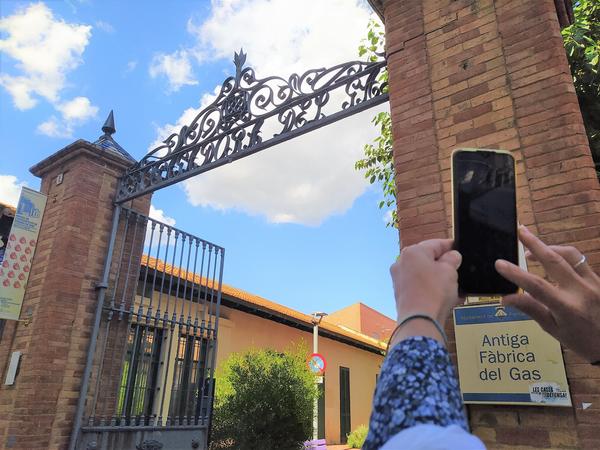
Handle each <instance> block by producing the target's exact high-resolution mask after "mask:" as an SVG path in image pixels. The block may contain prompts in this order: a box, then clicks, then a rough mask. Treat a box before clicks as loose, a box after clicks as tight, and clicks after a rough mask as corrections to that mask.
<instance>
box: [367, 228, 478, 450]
mask: <svg viewBox="0 0 600 450" xmlns="http://www.w3.org/2000/svg"><path fill="white" fill-rule="evenodd" d="M451 246H452V241H450V240H440V239H436V240H430V241H424V242H422V243H420V244H417V245H414V246H410V247H407V248H406V249H405V250H403V252H402V256H401V257H400V258H398V261H396V263H395V264H394V265H392V267H391V269H390V272H391V276H392V281H393V284H394V296H395V298H396V308H397V311H398V321H399V322H400V321H401V320H403V319H404V318H406V317H408V316H410V315H413V314H426V315H428V316H430V317H431V318H432V319H434V320H437V321H438V322H439V323H442V324H443V323H445V321H446V319H447V318H448V316H449V315H450V312H451V310H452V307H453V306H454V305H455V304H456V303H457V302H458V285H457V278H458V275H457V272H456V270H457V268H458V267H459V266H460V261H461V257H460V254H458V253H457V252H456V251H452V250H451ZM390 347H391V350H390V351H389V353H388V355H387V357H386V359H385V361H384V363H383V366H382V369H381V374H380V376H379V382H378V384H377V389H376V392H375V396H374V399H373V411H372V413H371V420H370V425H369V435H368V436H367V440H366V441H365V445H364V446H363V450H375V449H379V448H380V447H381V446H382V445H383V444H385V442H387V441H388V440H389V439H390V438H392V437H393V436H394V435H395V434H397V433H399V432H400V431H402V430H404V429H407V428H410V427H413V426H416V425H420V424H433V425H439V426H448V425H458V426H460V427H462V428H463V429H465V430H466V429H467V420H466V417H465V414H464V410H463V404H462V399H461V395H460V390H459V387H458V380H457V377H456V373H455V370H454V367H453V365H452V362H451V360H450V356H449V354H448V351H447V350H446V348H445V347H444V343H443V337H442V336H441V335H440V333H439V332H438V330H437V329H436V327H435V326H434V325H433V323H432V322H430V321H428V320H423V319H414V320H411V321H409V322H407V323H406V324H405V325H403V326H402V327H401V328H400V329H398V330H397V332H396V333H394V335H393V336H392V339H391V342H390Z"/></svg>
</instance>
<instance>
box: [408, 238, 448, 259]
mask: <svg viewBox="0 0 600 450" xmlns="http://www.w3.org/2000/svg"><path fill="white" fill-rule="evenodd" d="M452 243H453V241H452V239H428V240H426V241H422V242H419V243H418V244H417V246H418V247H420V248H421V249H423V250H425V251H426V252H427V254H428V255H429V256H431V257H432V258H434V259H438V258H439V257H441V256H442V255H443V254H444V253H447V252H449V251H450V250H452Z"/></svg>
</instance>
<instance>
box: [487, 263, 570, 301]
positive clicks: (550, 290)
mask: <svg viewBox="0 0 600 450" xmlns="http://www.w3.org/2000/svg"><path fill="white" fill-rule="evenodd" d="M495 266H496V270H497V271H498V273H499V274H500V275H502V276H503V277H504V278H506V279H507V280H509V281H512V282H513V283H515V284H516V285H517V286H519V287H520V288H521V289H523V290H525V291H527V292H528V293H529V294H531V295H532V296H533V297H535V298H536V299H537V300H538V301H540V302H542V303H543V304H544V305H545V306H546V307H548V308H549V309H550V310H553V311H556V312H557V313H558V312H563V311H564V310H565V308H566V305H564V303H563V302H562V301H561V299H560V297H559V296H558V295H556V288H555V287H554V286H552V285H551V284H550V283H548V282H547V281H546V280H544V279H543V278H540V277H538V276H537V275H534V274H532V273H529V272H527V271H525V270H523V269H521V268H520V267H519V266H515V265H514V264H512V263H510V262H508V261H504V260H502V259H499V260H497V261H496V264H495Z"/></svg>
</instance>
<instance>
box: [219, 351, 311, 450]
mask: <svg viewBox="0 0 600 450" xmlns="http://www.w3.org/2000/svg"><path fill="white" fill-rule="evenodd" d="M308 353H309V352H308V349H307V348H306V347H305V346H299V347H297V348H295V349H292V350H288V351H285V352H277V351H275V350H270V349H267V350H251V351H248V352H246V353H242V354H232V355H231V356H230V357H229V358H228V359H227V360H226V361H224V362H223V364H222V366H221V368H220V369H219V371H218V374H217V384H216V393H215V406H214V416H213V425H212V436H211V440H212V444H211V448H213V449H216V448H227V449H239V450H253V449H258V448H277V449H282V450H292V449H293V450H297V449H299V448H301V447H302V443H303V442H304V441H305V440H307V439H308V438H310V436H311V434H312V415H313V405H314V399H315V398H316V397H317V395H318V393H317V389H316V386H315V380H314V376H313V375H312V374H311V372H310V371H309V370H308V368H307V366H306V355H308Z"/></svg>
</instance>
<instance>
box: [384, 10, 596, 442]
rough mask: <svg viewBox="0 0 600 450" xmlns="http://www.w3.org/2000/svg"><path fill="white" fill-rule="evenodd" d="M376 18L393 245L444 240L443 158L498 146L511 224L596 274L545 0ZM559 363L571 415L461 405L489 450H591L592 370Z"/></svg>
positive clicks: (581, 143)
mask: <svg viewBox="0 0 600 450" xmlns="http://www.w3.org/2000/svg"><path fill="white" fill-rule="evenodd" d="M384 16H385V26H386V40H387V54H388V70H389V74H390V107H391V112H392V124H393V136H394V166H395V169H396V186H397V190H398V216H399V220H400V237H401V242H402V244H403V245H408V244H411V243H414V242H417V241H419V240H422V239H426V238H430V237H440V236H450V227H451V223H452V220H451V206H450V205H451V189H450V160H449V157H450V154H451V152H452V150H453V149H455V148H459V147H487V148H502V149H506V150H511V151H512V152H513V155H514V156H515V159H516V160H517V175H518V199H519V217H520V221H521V222H522V223H524V224H526V225H528V226H529V227H530V229H532V230H533V231H534V232H536V233H538V234H539V235H540V236H541V237H542V238H543V239H544V240H545V241H547V242H549V243H553V244H574V245H576V246H577V247H578V248H580V249H581V250H582V251H583V252H584V253H585V254H586V255H587V257H588V261H589V262H590V264H592V267H594V268H595V270H596V271H600V186H599V184H598V180H597V178H596V175H595V172H594V169H593V163H592V159H591V154H590V150H589V147H588V144H587V139H586V136H585V130H584V127H583V123H582V120H581V113H580V111H579V108H578V103H577V98H576V96H575V94H574V88H573V83H572V80H571V76H570V72H569V67H568V64H567V60H566V56H565V52H564V49H563V44H562V39H561V36H560V29H559V24H558V18H557V15H556V10H555V6H554V2H553V0H536V1H531V0H496V1H492V0H402V1H400V0H396V1H393V0H389V1H384ZM532 270H534V271H537V272H540V273H541V270H540V268H539V267H533V268H532ZM452 335H453V333H450V336H451V337H452ZM564 355H565V361H566V365H567V376H568V378H569V384H570V387H571V393H572V396H573V402H574V408H573V409H552V408H541V407H508V406H477V407H470V408H469V411H470V418H471V419H470V420H471V425H472V427H473V430H474V432H475V433H476V434H478V435H479V436H480V437H481V438H482V439H483V440H484V441H485V442H486V444H487V445H488V446H489V448H509V447H510V448H513V447H512V446H514V445H519V446H521V447H519V448H590V449H592V448H595V449H597V448H600V426H598V424H599V423H600V368H594V367H592V366H590V365H589V364H585V363H584V361H582V360H581V359H579V358H578V357H577V356H576V355H574V354H573V353H572V352H571V351H570V350H568V349H567V350H565V351H564ZM583 401H585V402H590V403H592V406H591V407H590V408H589V409H587V410H585V411H584V410H583V409H582V407H581V403H582V402H583Z"/></svg>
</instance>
